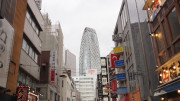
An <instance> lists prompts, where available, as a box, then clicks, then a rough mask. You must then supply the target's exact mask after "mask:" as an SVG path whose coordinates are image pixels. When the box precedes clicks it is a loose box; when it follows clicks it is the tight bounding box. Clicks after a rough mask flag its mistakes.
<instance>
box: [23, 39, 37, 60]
mask: <svg viewBox="0 0 180 101" xmlns="http://www.w3.org/2000/svg"><path fill="white" fill-rule="evenodd" d="M22 49H23V50H24V51H25V52H26V53H27V54H28V55H29V56H30V57H31V58H32V59H33V60H34V61H35V62H36V63H37V62H38V53H37V51H36V50H35V49H34V48H33V46H32V44H30V42H28V41H27V39H26V38H23V43H22Z"/></svg>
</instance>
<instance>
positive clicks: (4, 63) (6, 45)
mask: <svg viewBox="0 0 180 101" xmlns="http://www.w3.org/2000/svg"><path fill="white" fill-rule="evenodd" d="M13 40H14V29H13V27H12V26H11V25H10V24H9V22H8V21H7V20H6V19H0V87H2V88H6V84H7V78H8V71H9V63H10V58H11V53H12V45H13Z"/></svg>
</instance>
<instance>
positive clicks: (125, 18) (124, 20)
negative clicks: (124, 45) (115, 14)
mask: <svg viewBox="0 0 180 101" xmlns="http://www.w3.org/2000/svg"><path fill="white" fill-rule="evenodd" d="M120 17H121V23H122V29H124V27H125V26H126V23H127V14H126V8H125V6H123V9H122V13H121V15H120Z"/></svg>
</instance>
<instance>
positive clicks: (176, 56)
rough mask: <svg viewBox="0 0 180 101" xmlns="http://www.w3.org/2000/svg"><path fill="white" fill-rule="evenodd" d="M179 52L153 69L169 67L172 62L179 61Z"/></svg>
mask: <svg viewBox="0 0 180 101" xmlns="http://www.w3.org/2000/svg"><path fill="white" fill-rule="evenodd" d="M179 57H180V53H178V54H177V55H175V56H174V57H172V58H171V59H170V60H168V61H167V62H166V63H165V64H163V65H161V66H160V67H158V68H157V69H156V70H155V71H160V70H161V69H162V68H163V67H171V66H172V64H173V63H175V62H177V61H180V58H179Z"/></svg>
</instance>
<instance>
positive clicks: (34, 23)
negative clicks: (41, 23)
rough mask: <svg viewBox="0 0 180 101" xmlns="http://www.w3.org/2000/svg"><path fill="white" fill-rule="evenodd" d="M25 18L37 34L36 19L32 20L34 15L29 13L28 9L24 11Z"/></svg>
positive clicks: (38, 31)
mask: <svg viewBox="0 0 180 101" xmlns="http://www.w3.org/2000/svg"><path fill="white" fill-rule="evenodd" d="M26 18H27V19H28V21H29V23H30V24H31V25H32V27H33V29H34V30H35V32H36V34H37V35H38V36H39V33H40V30H39V28H38V25H37V23H36V21H35V20H34V17H33V16H32V14H31V13H30V11H29V10H27V11H26Z"/></svg>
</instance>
